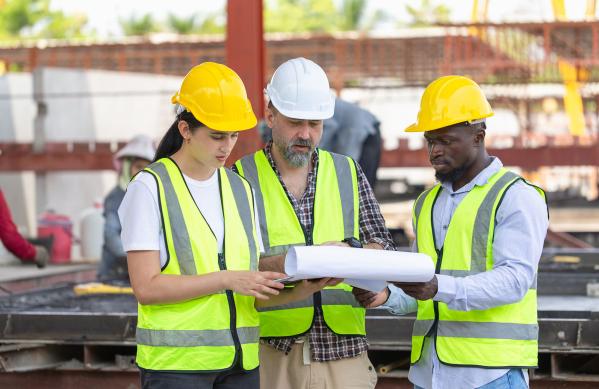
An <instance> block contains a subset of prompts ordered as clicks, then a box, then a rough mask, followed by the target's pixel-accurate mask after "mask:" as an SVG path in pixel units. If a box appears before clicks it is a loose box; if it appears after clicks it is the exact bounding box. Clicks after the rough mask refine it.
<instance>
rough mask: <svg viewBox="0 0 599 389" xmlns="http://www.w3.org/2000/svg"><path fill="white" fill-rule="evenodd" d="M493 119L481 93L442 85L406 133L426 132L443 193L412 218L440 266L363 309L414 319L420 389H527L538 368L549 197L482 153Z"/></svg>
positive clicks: (415, 379) (422, 247)
mask: <svg viewBox="0 0 599 389" xmlns="http://www.w3.org/2000/svg"><path fill="white" fill-rule="evenodd" d="M492 115H493V111H492V109H491V106H490V105H489V103H488V101H487V99H486V97H485V95H484V93H483V92H482V90H481V88H480V87H479V86H478V85H477V84H476V83H475V82H474V81H472V80H470V79H468V78H466V77H461V76H446V77H441V78H439V79H437V80H435V81H434V82H432V83H431V84H430V85H429V86H428V87H427V88H426V90H425V91H424V95H423V96H422V100H421V103H420V112H419V113H418V120H417V122H416V123H415V124H413V125H411V126H409V127H408V128H407V129H406V131H408V132H424V137H425V139H426V142H427V144H428V152H429V159H430V162H431V164H432V166H433V168H434V169H435V174H436V178H437V179H438V181H439V182H438V183H437V184H436V185H435V186H433V187H432V188H430V189H428V190H426V191H424V192H423V193H422V194H421V195H420V196H419V197H418V199H417V200H416V202H415V204H414V208H413V215H412V223H413V226H414V231H415V233H416V240H415V242H414V249H415V250H417V251H418V252H420V253H425V254H428V255H429V256H430V257H431V258H432V259H433V261H434V262H435V264H436V271H435V277H433V279H431V280H430V281H429V282H425V283H394V285H393V286H390V288H389V289H388V290H385V291H383V292H381V293H378V294H374V293H370V292H364V291H358V292H356V295H357V296H356V297H357V298H358V300H360V302H361V303H362V304H363V305H365V306H367V307H374V306H378V305H381V304H383V303H384V305H383V306H384V307H386V308H388V309H389V310H390V311H391V312H393V313H396V314H406V313H409V312H417V316H416V322H415V324H414V328H413V332H412V355H411V363H412V366H411V368H410V374H409V379H410V381H411V382H412V383H414V385H415V387H416V388H486V389H490V388H526V387H528V378H527V377H528V375H527V374H526V369H528V368H534V367H536V366H537V348H538V323H537V293H536V284H537V283H536V274H537V265H538V261H539V258H540V256H541V251H542V248H543V242H544V239H545V235H546V232H547V226H548V214H547V204H546V199H545V193H544V192H543V190H542V189H540V188H538V187H535V186H533V185H531V184H529V183H528V182H526V181H525V180H524V179H522V177H520V176H518V175H517V174H515V173H513V172H511V171H509V170H507V169H505V168H504V167H503V165H502V163H501V161H500V160H499V158H497V157H493V156H490V155H489V154H488V153H487V151H486V149H485V143H484V141H485V130H486V124H485V119H486V118H488V117H490V116H492Z"/></svg>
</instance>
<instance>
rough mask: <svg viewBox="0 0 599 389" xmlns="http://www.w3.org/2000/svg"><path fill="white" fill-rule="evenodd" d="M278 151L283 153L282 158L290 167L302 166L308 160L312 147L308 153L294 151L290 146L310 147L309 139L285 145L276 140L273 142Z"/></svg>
mask: <svg viewBox="0 0 599 389" xmlns="http://www.w3.org/2000/svg"><path fill="white" fill-rule="evenodd" d="M274 144H275V146H277V149H279V152H280V153H281V154H282V155H283V158H285V160H286V161H287V163H289V165H291V166H292V167H304V166H306V165H307V164H308V162H309V161H310V156H311V155H312V151H313V149H311V150H310V152H308V153H296V152H295V151H293V150H292V149H291V148H292V147H293V146H294V145H298V146H310V148H312V143H311V142H310V141H301V140H300V141H297V142H294V143H291V144H287V145H281V144H279V143H278V142H274Z"/></svg>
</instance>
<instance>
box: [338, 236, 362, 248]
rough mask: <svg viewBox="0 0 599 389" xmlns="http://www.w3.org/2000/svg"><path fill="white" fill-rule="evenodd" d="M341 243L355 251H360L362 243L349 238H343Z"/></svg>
mask: <svg viewBox="0 0 599 389" xmlns="http://www.w3.org/2000/svg"><path fill="white" fill-rule="evenodd" d="M342 242H343V243H347V244H348V245H349V247H353V248H356V249H361V248H362V247H364V246H362V242H360V241H359V240H358V239H356V238H354V237H351V238H345V239H343V240H342Z"/></svg>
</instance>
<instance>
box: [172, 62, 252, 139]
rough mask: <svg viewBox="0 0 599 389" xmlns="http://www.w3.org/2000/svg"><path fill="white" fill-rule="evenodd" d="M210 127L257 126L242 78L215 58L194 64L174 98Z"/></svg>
mask: <svg viewBox="0 0 599 389" xmlns="http://www.w3.org/2000/svg"><path fill="white" fill-rule="evenodd" d="M171 102H172V103H173V104H180V105H182V106H183V107H185V108H186V109H187V110H188V111H190V112H191V113H192V114H193V116H194V117H195V118H196V119H197V120H199V121H200V122H202V123H203V124H205V125H206V126H207V127H208V128H211V129H213V130H217V131H243V130H249V129H250V128H253V127H255V126H256V122H257V120H256V115H254V111H252V104H251V103H250V100H249V99H248V97H247V94H246V92H245V86H244V85H243V81H241V78H239V76H238V75H237V73H235V72H234V71H233V70H232V69H231V68H229V67H227V66H225V65H222V64H219V63H214V62H204V63H201V64H199V65H197V66H194V67H193V68H192V69H191V70H190V71H189V73H187V75H186V76H185V78H184V79H183V82H182V83H181V88H180V89H179V91H178V92H177V93H176V94H175V95H174V96H173V97H172V98H171Z"/></svg>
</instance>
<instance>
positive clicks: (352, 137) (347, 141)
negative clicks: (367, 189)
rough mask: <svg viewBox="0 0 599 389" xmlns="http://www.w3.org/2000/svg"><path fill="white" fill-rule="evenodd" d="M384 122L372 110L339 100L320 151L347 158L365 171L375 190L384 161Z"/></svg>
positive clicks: (324, 125) (328, 120)
mask: <svg viewBox="0 0 599 389" xmlns="http://www.w3.org/2000/svg"><path fill="white" fill-rule="evenodd" d="M380 126H381V122H380V121H379V119H378V118H377V117H376V116H374V115H373V114H372V113H371V112H370V111H367V110H365V109H364V108H362V107H360V106H359V105H357V104H354V103H350V102H349V101H345V100H343V99H340V98H336V99H335V111H334V113H333V117H331V118H330V119H326V120H325V121H324V122H323V132H322V139H321V140H320V143H319V145H318V147H319V148H321V149H323V150H327V151H332V152H334V153H337V154H343V155H347V156H348V157H351V158H352V159H354V160H355V161H358V164H359V165H360V167H361V168H362V171H363V172H364V174H365V175H366V178H367V179H368V183H369V184H370V186H371V187H372V188H374V187H375V185H376V171H377V169H378V167H379V162H380V159H381V148H382V143H383V142H382V139H381V129H380Z"/></svg>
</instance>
